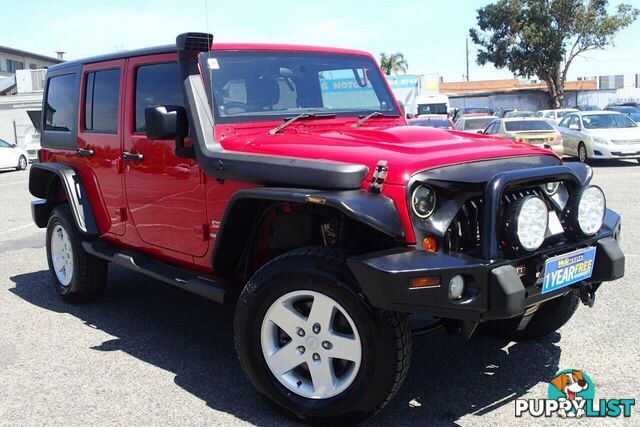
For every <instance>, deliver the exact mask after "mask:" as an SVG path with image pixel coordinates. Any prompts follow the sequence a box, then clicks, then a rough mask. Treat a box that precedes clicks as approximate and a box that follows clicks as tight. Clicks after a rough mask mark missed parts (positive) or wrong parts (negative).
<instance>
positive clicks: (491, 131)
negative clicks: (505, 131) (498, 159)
mask: <svg viewBox="0 0 640 427" xmlns="http://www.w3.org/2000/svg"><path fill="white" fill-rule="evenodd" d="M495 130H496V124H495V123H494V122H492V123H490V124H489V126H487V128H486V129H485V130H484V133H486V134H487V135H491V134H494V133H496V132H495Z"/></svg>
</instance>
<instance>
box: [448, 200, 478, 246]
mask: <svg viewBox="0 0 640 427" xmlns="http://www.w3.org/2000/svg"><path fill="white" fill-rule="evenodd" d="M481 213H482V198H480V197H478V198H475V199H469V200H467V201H466V202H465V203H464V205H462V207H461V208H460V211H458V214H457V215H456V217H455V218H454V219H453V221H452V222H451V225H450V226H449V228H448V229H447V232H446V233H445V236H444V250H445V252H448V253H459V252H467V253H468V252H473V251H474V250H478V249H479V248H480V222H481Z"/></svg>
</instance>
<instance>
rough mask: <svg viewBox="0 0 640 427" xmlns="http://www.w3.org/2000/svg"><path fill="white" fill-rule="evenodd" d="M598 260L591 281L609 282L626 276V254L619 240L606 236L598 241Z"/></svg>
mask: <svg viewBox="0 0 640 427" xmlns="http://www.w3.org/2000/svg"><path fill="white" fill-rule="evenodd" d="M596 247H597V250H596V260H595V264H594V267H593V274H592V275H591V279H589V281H590V282H607V281H610V280H616V279H620V278H622V277H623V276H624V263H625V260H624V254H623V253H622V250H621V249H620V245H619V244H618V241H617V240H616V239H614V238H613V237H606V238H604V239H600V240H598V242H597V243H596Z"/></svg>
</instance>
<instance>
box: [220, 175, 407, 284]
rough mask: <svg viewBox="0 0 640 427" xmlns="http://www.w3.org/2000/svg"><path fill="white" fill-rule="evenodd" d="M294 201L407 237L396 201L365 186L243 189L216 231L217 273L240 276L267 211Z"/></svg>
mask: <svg viewBox="0 0 640 427" xmlns="http://www.w3.org/2000/svg"><path fill="white" fill-rule="evenodd" d="M291 205H295V206H297V207H302V208H312V209H313V212H314V213H316V214H317V213H319V212H322V213H336V214H338V213H339V214H342V215H344V217H346V218H348V219H349V220H350V221H354V222H356V223H359V224H361V225H362V226H364V227H366V228H367V229H369V230H372V231H373V232H375V233H379V234H380V235H384V236H385V237H387V238H388V239H389V240H393V241H401V240H403V238H404V237H405V234H404V229H403V228H402V224H401V223H400V219H399V216H398V213H397V211H396V208H395V205H394V203H393V201H392V200H391V199H390V198H388V197H386V196H384V195H381V194H372V193H368V192H366V191H364V190H351V191H336V192H325V191H319V190H305V189H300V190H298V189H296V190H292V189H290V188H271V187H261V188H256V189H250V190H241V191H239V192H237V193H236V194H235V195H234V196H233V197H232V198H231V200H230V201H229V203H228V205H227V208H226V210H225V214H224V217H223V219H222V221H221V224H220V228H219V230H218V232H217V235H216V241H215V246H214V250H213V253H212V259H211V265H212V268H213V270H214V271H215V272H216V274H218V275H222V276H225V277H233V276H237V272H238V267H242V265H243V264H245V266H246V263H247V262H248V258H249V253H248V251H249V249H250V248H251V247H252V245H254V244H255V239H256V238H257V236H256V235H255V234H256V232H257V230H256V229H257V227H258V226H260V224H261V223H262V220H263V218H264V217H265V215H266V214H267V213H269V212H270V210H272V209H273V208H275V207H279V206H283V207H285V208H286V207H287V206H291ZM314 213H308V215H309V216H313V215H314ZM290 249H295V246H293V247H291V248H290ZM243 278H244V279H246V278H247V277H243Z"/></svg>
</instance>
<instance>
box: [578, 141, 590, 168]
mask: <svg viewBox="0 0 640 427" xmlns="http://www.w3.org/2000/svg"><path fill="white" fill-rule="evenodd" d="M578 160H579V161H580V163H587V162H588V161H589V153H588V152H587V146H586V145H584V142H581V143H579V144H578Z"/></svg>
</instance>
